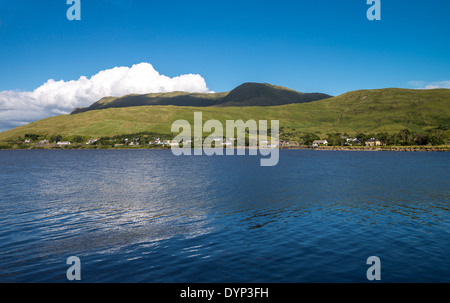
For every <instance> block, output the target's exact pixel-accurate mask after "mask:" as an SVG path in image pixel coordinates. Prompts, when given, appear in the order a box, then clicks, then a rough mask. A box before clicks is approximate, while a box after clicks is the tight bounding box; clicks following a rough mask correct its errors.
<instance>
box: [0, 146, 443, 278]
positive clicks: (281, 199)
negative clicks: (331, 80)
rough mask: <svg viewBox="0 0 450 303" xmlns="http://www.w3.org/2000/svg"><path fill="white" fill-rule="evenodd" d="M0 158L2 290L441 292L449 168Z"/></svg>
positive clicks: (286, 154)
mask: <svg viewBox="0 0 450 303" xmlns="http://www.w3.org/2000/svg"><path fill="white" fill-rule="evenodd" d="M259 161H260V158H259V157H255V156H235V157H230V156H214V157H207V156H201V157H198V156H197V157H195V156H191V157H189V156H181V157H176V156H174V155H172V153H171V151H170V150H61V151H58V150H50V151H38V150H36V151H33V150H29V151H0V209H1V211H0V282H67V278H66V271H67V269H68V268H69V267H70V265H67V264H66V260H67V258H68V257H70V256H77V257H79V258H80V260H81V279H82V282H368V280H367V278H366V272H367V270H368V268H369V267H370V265H367V264H366V261H367V258H368V257H370V256H377V257H379V258H380V260H381V280H382V282H450V178H449V177H450V173H449V172H450V154H449V153H414V152H350V151H308V150H282V151H280V161H279V164H278V165H277V166H275V167H260V166H259V164H260V163H259Z"/></svg>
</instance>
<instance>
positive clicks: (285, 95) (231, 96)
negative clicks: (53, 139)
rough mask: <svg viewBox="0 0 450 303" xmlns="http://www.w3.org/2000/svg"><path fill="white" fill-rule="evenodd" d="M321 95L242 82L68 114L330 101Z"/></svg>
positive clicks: (118, 100) (106, 102) (127, 99)
mask: <svg viewBox="0 0 450 303" xmlns="http://www.w3.org/2000/svg"><path fill="white" fill-rule="evenodd" d="M330 97H331V96H329V95H327V94H321V93H309V94H308V93H300V92H297V91H295V90H291V89H289V88H285V87H282V86H276V85H271V84H267V83H244V84H241V85H240V86H238V87H236V88H235V89H233V90H232V91H229V92H224V93H209V94H208V93H206V94H205V93H204V94H202V93H186V92H171V93H153V94H144V95H136V94H132V95H126V96H123V97H105V98H102V99H100V100H99V101H97V102H95V103H94V104H92V105H91V106H89V107H86V108H76V109H74V110H73V111H72V113H71V114H79V113H82V112H86V111H90V110H98V109H106V108H118V107H131V106H145V105H175V106H196V107H209V106H220V107H228V106H277V105H285V104H292V103H304V102H312V101H317V100H322V99H325V98H330Z"/></svg>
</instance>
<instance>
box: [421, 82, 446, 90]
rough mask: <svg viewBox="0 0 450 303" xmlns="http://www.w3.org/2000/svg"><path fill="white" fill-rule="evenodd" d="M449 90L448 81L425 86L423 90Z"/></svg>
mask: <svg viewBox="0 0 450 303" xmlns="http://www.w3.org/2000/svg"><path fill="white" fill-rule="evenodd" d="M435 88H450V81H441V82H433V83H430V84H428V85H427V86H425V89H435Z"/></svg>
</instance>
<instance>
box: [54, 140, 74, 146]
mask: <svg viewBox="0 0 450 303" xmlns="http://www.w3.org/2000/svg"><path fill="white" fill-rule="evenodd" d="M70 144H72V143H70V142H69V141H59V142H58V143H56V145H59V146H62V145H70Z"/></svg>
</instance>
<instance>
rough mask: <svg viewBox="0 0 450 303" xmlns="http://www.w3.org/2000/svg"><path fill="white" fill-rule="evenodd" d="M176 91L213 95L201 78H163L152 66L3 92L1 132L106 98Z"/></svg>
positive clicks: (188, 76)
mask: <svg viewBox="0 0 450 303" xmlns="http://www.w3.org/2000/svg"><path fill="white" fill-rule="evenodd" d="M172 91H186V92H200V93H205V92H210V91H209V89H208V87H207V86H206V82H205V79H203V77H201V76H200V75H194V74H187V75H180V76H178V77H173V78H170V77H167V76H164V75H160V74H159V73H158V72H157V71H156V70H155V69H154V68H153V66H152V65H151V64H149V63H140V64H135V65H133V66H132V67H123V66H122V67H115V68H112V69H108V70H104V71H100V72H99V73H97V74H95V75H94V76H92V77H91V78H89V79H88V78H87V77H85V76H82V77H80V78H79V79H78V80H72V81H67V82H66V81H63V80H61V81H55V80H53V79H50V80H48V81H47V82H46V83H44V84H43V85H41V86H40V87H38V88H37V89H35V90H34V91H32V92H18V91H0V131H4V130H6V129H10V128H13V127H16V126H20V125H23V124H27V123H29V122H31V121H35V120H38V119H42V118H45V117H50V116H54V115H60V114H68V113H70V112H71V111H72V110H73V109H74V108H75V107H86V106H89V105H91V104H92V103H94V102H95V101H97V100H99V99H101V98H103V97H105V96H123V95H127V94H131V93H135V94H146V93H159V92H172Z"/></svg>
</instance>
